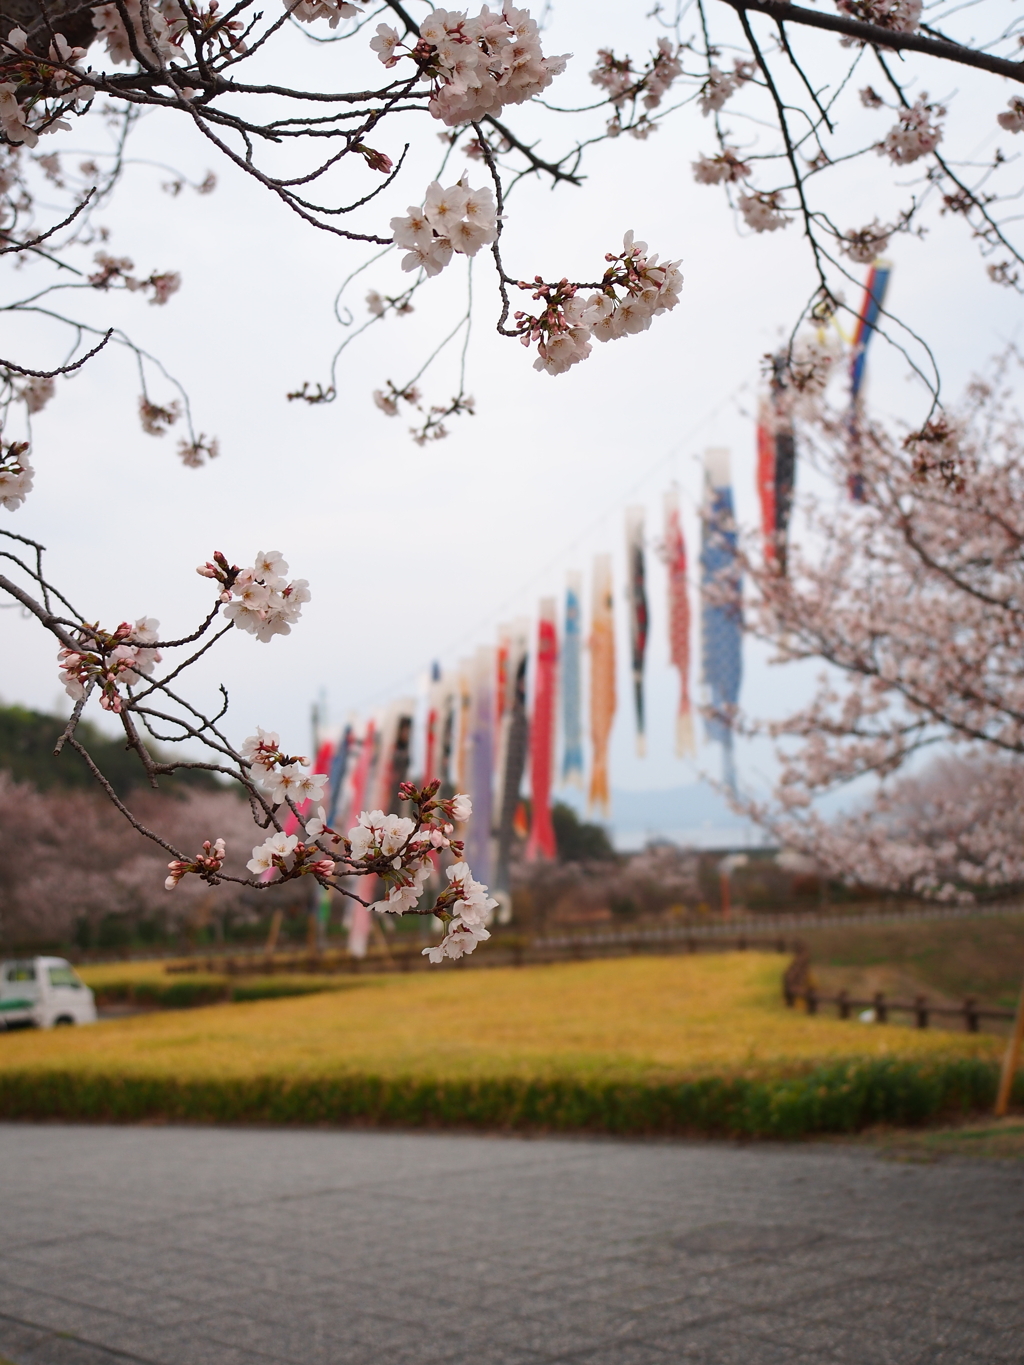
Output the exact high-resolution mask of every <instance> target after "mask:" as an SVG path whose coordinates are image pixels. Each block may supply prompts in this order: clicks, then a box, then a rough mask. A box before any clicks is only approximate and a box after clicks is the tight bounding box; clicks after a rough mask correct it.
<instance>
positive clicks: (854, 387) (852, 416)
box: [847, 261, 892, 502]
mask: <svg viewBox="0 0 1024 1365" xmlns="http://www.w3.org/2000/svg"><path fill="white" fill-rule="evenodd" d="M891 274H892V266H891V265H890V264H889V262H888V261H875V263H874V265H873V266H872V267H871V269H870V270H869V271H868V278H867V282H866V284H865V286H864V298H863V301H862V302H861V305H860V314H859V316H858V318H857V327H856V330H855V331H854V334H853V347H852V350H851V353H850V410H849V414H848V416H847V430H848V433H849V438H850V448H851V453H852V456H853V459H854V463H855V464H856V459H857V452H858V448H859V445H860V430H861V422H862V415H863V403H864V398H863V388H864V373H865V369H866V367H867V358H868V345H869V344H870V341H871V338H872V336H873V335H874V333H875V331H876V329H877V327H878V318H879V315H880V314H881V312H882V309H883V308H884V307H885V295H886V291H887V289H888V288H889V277H890V275H891ZM847 487H848V489H849V493H850V498H851V499H852V500H853V501H854V502H863V501H864V479H863V476H862V475H861V474H860V473H859V472H858V471H857V469H856V467H855V468H853V469H852V470H851V471H850V474H849V475H848V476H847Z"/></svg>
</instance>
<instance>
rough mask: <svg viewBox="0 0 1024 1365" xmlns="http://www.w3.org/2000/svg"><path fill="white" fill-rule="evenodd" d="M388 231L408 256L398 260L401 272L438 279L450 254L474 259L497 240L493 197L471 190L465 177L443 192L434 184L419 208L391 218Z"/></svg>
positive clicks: (411, 206)
mask: <svg viewBox="0 0 1024 1365" xmlns="http://www.w3.org/2000/svg"><path fill="white" fill-rule="evenodd" d="M391 231H392V232H393V233H394V240H395V245H396V246H401V247H406V248H407V249H408V252H409V254H408V255H407V256H403V257H402V269H403V270H422V271H423V272H424V273H425V274H427V275H439V274H440V273H441V271H442V270H443V269H444V268H445V266H446V265H447V264H448V262H449V261H450V260H451V258H452V252H453V251H457V252H459V253H460V255H463V256H475V255H476V253H477V252H478V251H479V250H480V248H481V247H482V246H487V245H489V244H490V243H491V242H493V241H495V240H496V239H497V236H498V211H497V209H496V207H495V204H494V195H493V194H492V193H491V191H490V189H489V188H487V187H486V186H485V187H484V188H483V189H479V190H474V189H471V188H470V186H469V184H468V183H467V181H466V177H465V176H463V177H462V179H461V180H460V181H459V182H458V184H457V185H450V186H449V187H448V188H447V189H444V188H442V186H441V184H440V182H439V181H437V180H434V181H432V182H431V184H430V185H428V186H427V193H426V197H425V199H424V201H423V206H422V208H419V207H416V206H414V205H410V207H409V210H408V216H407V217H405V218H401V217H398V218H392V220H391Z"/></svg>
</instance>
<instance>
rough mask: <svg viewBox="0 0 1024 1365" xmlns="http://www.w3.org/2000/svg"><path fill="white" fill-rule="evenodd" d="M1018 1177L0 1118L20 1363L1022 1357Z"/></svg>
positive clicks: (9, 1324) (987, 1169) (317, 1364)
mask: <svg viewBox="0 0 1024 1365" xmlns="http://www.w3.org/2000/svg"><path fill="white" fill-rule="evenodd" d="M1022 1285H1024V1168H1021V1167H1013V1166H1009V1165H1000V1164H995V1163H993V1164H990V1165H984V1164H981V1163H969V1162H963V1161H946V1162H942V1163H940V1164H937V1165H931V1166H928V1165H912V1164H905V1163H898V1162H892V1161H885V1160H882V1159H881V1158H879V1157H878V1156H875V1155H873V1154H871V1153H868V1152H866V1151H864V1150H863V1149H854V1148H840V1147H782V1146H768V1145H763V1146H748V1147H737V1146H729V1145H724V1144H723V1145H712V1144H704V1143H692V1144H691V1143H643V1142H611V1141H585V1140H518V1139H502V1138H477V1137H467V1136H446V1135H430V1136H426V1135H423V1136H416V1135H406V1134H384V1133H356V1132H326V1131H325V1132H299V1131H267V1130H252V1129H244V1130H243V1129H237V1130H227V1129H202V1128H191V1129H189V1128H101V1127H65V1126H43V1125H40V1126H30V1125H24V1126H22V1125H16V1124H0V1356H7V1357H8V1359H9V1360H11V1361H13V1362H15V1363H16V1365H115V1363H116V1362H121V1365H124V1362H131V1361H144V1362H159V1363H160V1365H268V1363H269V1362H289V1365H434V1362H438V1365H440V1362H448V1363H449V1365H553V1362H559V1365H570V1363H572V1365H674V1363H675V1362H680V1363H682V1362H687V1363H689V1362H702V1363H703V1365H783V1363H784V1365H812V1362H813V1365H832V1363H833V1362H836V1363H837V1365H838V1362H844V1363H848V1365H875V1362H878V1365H883V1363H884V1365H926V1363H927V1365H996V1362H1020V1361H1022V1360H1024V1294H1022V1292H1021V1287H1022Z"/></svg>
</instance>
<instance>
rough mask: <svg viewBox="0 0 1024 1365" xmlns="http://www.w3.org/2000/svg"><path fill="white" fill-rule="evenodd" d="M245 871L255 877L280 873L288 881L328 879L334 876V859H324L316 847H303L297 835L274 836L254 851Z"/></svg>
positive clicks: (279, 834) (305, 845) (281, 834)
mask: <svg viewBox="0 0 1024 1365" xmlns="http://www.w3.org/2000/svg"><path fill="white" fill-rule="evenodd" d="M246 867H247V868H248V869H249V871H250V872H252V873H253V874H254V875H255V876H262V875H263V874H264V873H267V872H272V871H274V869H275V868H276V869H277V871H279V872H282V873H285V874H287V876H288V877H304V876H309V875H313V876H317V877H329V876H331V874H332V873H333V872H334V859H333V858H328V857H325V856H324V854H323V852H322V850H320V849H319V848H317V846H316V844H304V843H302V841H301V840H300V839H299V836H298V835H297V834H284V833H283V832H278V833H277V834H272V835H271V836H270V838H269V839H266V840H265V841H264V842H263V843H262V844H258V845H257V846H256V847H255V848H254V849H253V851H252V857H251V858H250V859H249V861H248V862H247V863H246Z"/></svg>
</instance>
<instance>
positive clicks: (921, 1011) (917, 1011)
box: [914, 995, 928, 1028]
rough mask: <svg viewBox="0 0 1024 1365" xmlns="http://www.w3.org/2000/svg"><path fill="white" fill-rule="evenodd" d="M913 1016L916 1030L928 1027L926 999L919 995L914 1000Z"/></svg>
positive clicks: (924, 996)
mask: <svg viewBox="0 0 1024 1365" xmlns="http://www.w3.org/2000/svg"><path fill="white" fill-rule="evenodd" d="M914 1015H915V1017H916V1019H917V1027H918V1028H927V1027H928V997H927V996H926V995H919V996H917V997H916V998H915V1000H914Z"/></svg>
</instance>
